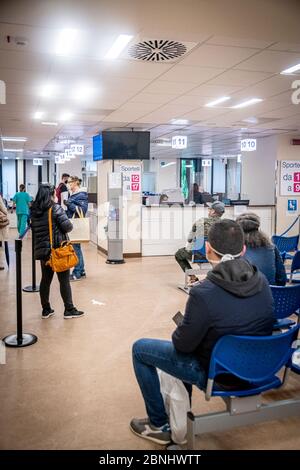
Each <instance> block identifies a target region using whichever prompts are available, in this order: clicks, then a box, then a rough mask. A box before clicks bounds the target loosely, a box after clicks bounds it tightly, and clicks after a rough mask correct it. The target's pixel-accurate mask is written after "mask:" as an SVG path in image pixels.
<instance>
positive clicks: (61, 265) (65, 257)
mask: <svg viewBox="0 0 300 470" xmlns="http://www.w3.org/2000/svg"><path fill="white" fill-rule="evenodd" d="M48 223H49V236H50V248H51V253H50V259H49V260H48V261H47V263H46V265H47V266H50V268H51V269H52V271H54V272H56V273H61V272H63V271H67V270H68V269H70V268H73V267H74V266H76V264H77V263H78V258H77V255H76V253H75V251H74V248H73V246H72V244H71V243H70V242H69V241H68V240H66V241H63V242H62V243H61V245H60V247H59V248H53V231H52V207H50V209H49V211H48Z"/></svg>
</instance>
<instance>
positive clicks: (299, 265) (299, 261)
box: [287, 251, 300, 284]
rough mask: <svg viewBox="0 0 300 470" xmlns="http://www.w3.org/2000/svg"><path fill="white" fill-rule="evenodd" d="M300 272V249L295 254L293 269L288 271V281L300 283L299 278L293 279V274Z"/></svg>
mask: <svg viewBox="0 0 300 470" xmlns="http://www.w3.org/2000/svg"><path fill="white" fill-rule="evenodd" d="M299 272H300V251H296V253H295V254H294V256H293V259H292V264H291V270H290V272H288V273H287V276H288V278H289V279H288V281H289V283H290V284H292V283H300V280H299V279H293V275H294V274H296V273H299Z"/></svg>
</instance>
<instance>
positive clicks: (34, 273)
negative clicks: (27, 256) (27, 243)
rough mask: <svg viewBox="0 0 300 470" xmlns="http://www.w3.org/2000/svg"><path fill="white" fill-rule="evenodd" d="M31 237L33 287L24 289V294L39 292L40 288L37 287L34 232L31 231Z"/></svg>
mask: <svg viewBox="0 0 300 470" xmlns="http://www.w3.org/2000/svg"><path fill="white" fill-rule="evenodd" d="M31 237H32V248H31V256H32V260H31V263H32V264H31V271H32V285H31V286H26V287H23V291H24V292H39V291H40V286H37V285H36V270H35V259H34V230H32V229H31Z"/></svg>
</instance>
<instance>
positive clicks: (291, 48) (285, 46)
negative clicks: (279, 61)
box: [269, 42, 300, 52]
mask: <svg viewBox="0 0 300 470" xmlns="http://www.w3.org/2000/svg"><path fill="white" fill-rule="evenodd" d="M269 49H272V50H274V51H286V52H300V43H294V44H292V43H288V42H276V44H273V45H272V46H271V47H270V48H269Z"/></svg>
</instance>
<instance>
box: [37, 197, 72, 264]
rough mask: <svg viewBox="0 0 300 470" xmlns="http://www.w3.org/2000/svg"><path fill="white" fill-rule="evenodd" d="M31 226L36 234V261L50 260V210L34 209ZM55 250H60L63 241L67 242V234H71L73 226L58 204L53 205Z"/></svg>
mask: <svg viewBox="0 0 300 470" xmlns="http://www.w3.org/2000/svg"><path fill="white" fill-rule="evenodd" d="M31 224H32V230H33V232H34V237H35V240H34V259H49V256H50V236H49V224H48V210H46V211H40V210H39V209H37V208H33V209H32V211H31ZM52 227H53V248H58V247H59V246H60V244H61V242H62V241H64V240H67V235H66V234H67V233H68V232H71V230H72V229H73V225H72V223H71V221H70V220H69V219H68V217H67V215H66V213H65V211H64V210H63V209H62V207H61V206H60V205H58V204H54V203H53V205H52Z"/></svg>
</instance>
